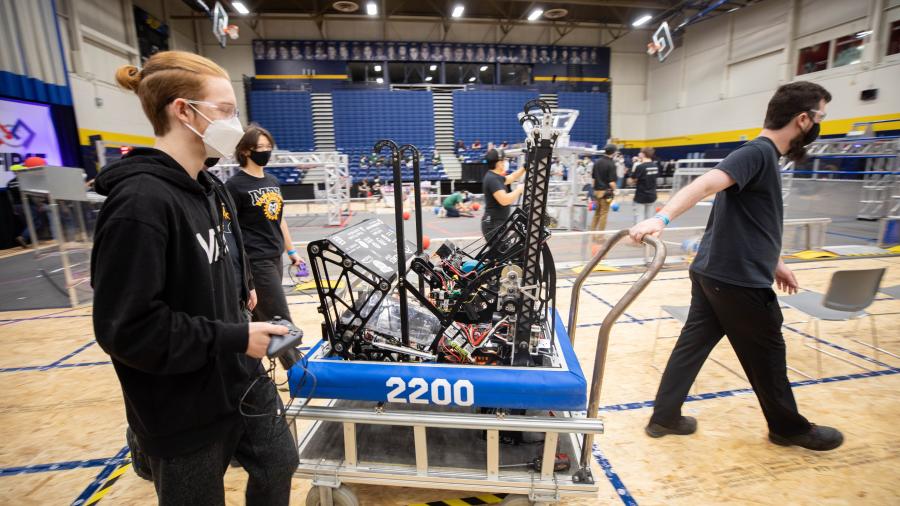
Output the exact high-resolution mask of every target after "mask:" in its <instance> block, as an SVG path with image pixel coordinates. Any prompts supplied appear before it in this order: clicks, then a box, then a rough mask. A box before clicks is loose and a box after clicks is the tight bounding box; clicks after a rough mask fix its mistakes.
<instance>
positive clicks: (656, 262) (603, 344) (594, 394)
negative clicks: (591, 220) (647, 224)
mask: <svg viewBox="0 0 900 506" xmlns="http://www.w3.org/2000/svg"><path fill="white" fill-rule="evenodd" d="M627 235H628V230H620V231H618V232H616V234H615V235H614V236H612V237H610V238H609V240H607V241H606V243H604V244H603V247H602V248H601V249H600V251H598V252H597V254H596V255H594V258H592V259H591V260H590V261H589V262H588V263H587V265H586V266H585V267H584V270H582V271H581V273H580V274H578V277H577V278H575V285H574V286H573V287H572V299H571V307H570V308H569V339H571V341H572V345H573V347H574V345H575V331H576V330H577V325H576V322H577V321H578V299H579V297H580V295H581V287H582V285H584V282H585V280H586V279H587V278H588V276H590V275H591V273H592V272H593V270H594V267H595V266H596V265H597V264H598V263H600V260H603V257H605V256H606V254H607V253H609V251H610V250H611V249H612V248H613V246H615V245H616V244H617V243H618V242H619V241H620V240H622V238H623V237H625V236H627ZM643 242H644V243H645V244H647V245H649V246H652V247H653V250H654V251H653V260H651V261H650V265H649V266H648V267H647V270H646V271H644V274H643V275H641V277H640V278H639V279H638V280H637V281H635V283H634V284H633V285H631V288H629V289H628V291H627V292H625V295H623V296H622V298H621V299H619V302H617V303H616V305H615V306H613V308H612V309H610V310H609V313H607V314H606V318H604V319H603V323H602V324H601V325H600V332H598V334H597V352H596V355H595V357H594V373H593V375H592V377H591V387H590V395H589V397H588V411H587V417H588V418H597V417H599V411H600V388H601V387H602V386H603V373H604V372H605V370H606V351H607V348H608V347H609V333H610V331H611V330H612V326H613V324H615V322H616V320H618V319H619V317H620V316H622V313H624V312H625V310H626V309H628V306H630V305H631V303H632V302H634V299H636V298H637V296H638V295H640V294H641V292H643V291H644V288H647V285H649V284H650V281H652V280H653V278H655V277H656V275H657V274H658V273H659V271H660V269H662V266H663V263H664V262H665V260H666V245H665V244H663V242H662V241H660V240H659V239H657V238H656V237H653V236H650V235H646V236H644V240H643ZM593 443H594V435H593V434H585V435H584V445H583V446H582V448H581V461H580V464H581V467H582V469H585V468H586V467H587V466H588V465H589V462H590V461H589V460H588V459H590V458H591V450H592V446H593Z"/></svg>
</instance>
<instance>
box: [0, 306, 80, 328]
mask: <svg viewBox="0 0 900 506" xmlns="http://www.w3.org/2000/svg"><path fill="white" fill-rule="evenodd" d="M79 309H84V308H83V307H70V308H69V309H63V310H62V311H57V312H55V313H49V314H45V315H42V316H35V317H31V318H25V319H23V320H21V321H27V320H30V319H36V320H38V319H41V318H47V317H48V316H54V315H58V314H63V313H68V312H70V311H77V310H79ZM17 321H19V320H15V321H8V322H3V323H0V326H2V325H10V324H13V323H16V322H17Z"/></svg>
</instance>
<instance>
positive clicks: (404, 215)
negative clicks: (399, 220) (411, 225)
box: [403, 211, 409, 220]
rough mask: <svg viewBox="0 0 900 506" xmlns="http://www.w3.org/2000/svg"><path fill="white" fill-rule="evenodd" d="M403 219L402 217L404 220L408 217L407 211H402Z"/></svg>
mask: <svg viewBox="0 0 900 506" xmlns="http://www.w3.org/2000/svg"><path fill="white" fill-rule="evenodd" d="M403 219H404V220H408V219H409V211H403Z"/></svg>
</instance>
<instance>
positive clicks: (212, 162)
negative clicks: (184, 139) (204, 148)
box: [203, 158, 219, 169]
mask: <svg viewBox="0 0 900 506" xmlns="http://www.w3.org/2000/svg"><path fill="white" fill-rule="evenodd" d="M217 163H219V159H218V158H207V159H206V160H203V166H204V167H206V168H207V169H208V168H210V167H215V166H216V164H217Z"/></svg>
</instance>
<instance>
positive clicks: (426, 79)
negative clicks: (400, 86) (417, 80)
mask: <svg viewBox="0 0 900 506" xmlns="http://www.w3.org/2000/svg"><path fill="white" fill-rule="evenodd" d="M432 79H434V78H433V77H431V76H428V77H426V78H425V81H427V82H429V83H430V82H431V80H432Z"/></svg>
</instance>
